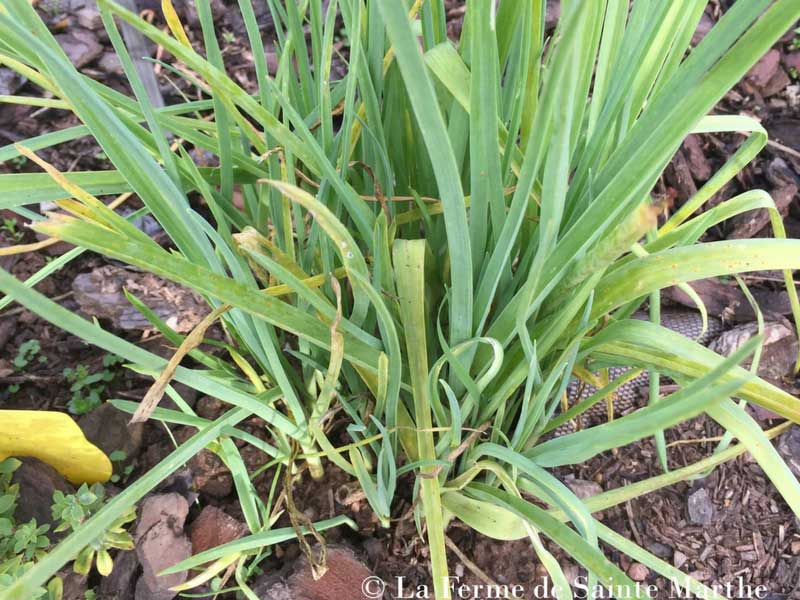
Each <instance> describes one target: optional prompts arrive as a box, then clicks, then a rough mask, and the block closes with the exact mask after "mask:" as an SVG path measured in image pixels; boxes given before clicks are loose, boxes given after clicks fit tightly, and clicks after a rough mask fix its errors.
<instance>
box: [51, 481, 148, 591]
mask: <svg viewBox="0 0 800 600" xmlns="http://www.w3.org/2000/svg"><path fill="white" fill-rule="evenodd" d="M104 499H105V490H104V489H103V486H102V485H100V484H99V483H95V484H93V485H92V486H88V485H86V484H85V483H84V484H83V485H82V486H81V487H80V488H78V491H77V492H75V493H74V494H64V493H63V492H61V491H58V490H56V492H54V493H53V507H52V510H53V519H54V520H57V521H59V524H58V525H57V526H56V528H55V530H54V531H55V532H57V533H58V532H62V531H74V530H76V529H78V528H79V527H80V526H81V525H82V524H83V523H84V522H85V521H86V520H87V519H88V518H89V517H91V516H92V515H93V514H95V513H96V512H97V511H98V510H100V509H101V508H102V507H103V504H104ZM135 518H136V509H135V508H134V507H133V506H132V507H130V509H129V510H128V511H127V512H125V513H123V514H122V515H120V516H119V517H118V518H117V519H116V520H115V521H114V522H113V523H112V524H111V526H110V527H109V528H108V530H106V531H105V533H104V534H103V535H102V536H100V537H99V538H97V539H95V540H93V541H92V542H91V543H89V545H87V546H86V547H84V548H83V549H82V550H81V551H80V552H79V553H78V556H77V558H76V559H75V564H74V565H73V569H74V570H75V572H76V573H80V574H81V575H87V574H88V573H89V571H90V570H91V568H92V564H93V563H95V564H96V565H97V571H98V572H99V573H100V574H101V575H103V576H106V575H108V574H109V573H111V570H112V568H113V566H114V563H113V560H112V558H111V555H110V554H109V552H108V551H109V550H110V549H111V548H117V549H119V550H133V546H134V545H133V538H132V537H131V534H130V533H128V532H127V531H126V530H125V525H126V524H127V523H129V522H131V521H133V520H134V519H135Z"/></svg>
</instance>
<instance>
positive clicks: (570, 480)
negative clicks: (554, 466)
mask: <svg viewBox="0 0 800 600" xmlns="http://www.w3.org/2000/svg"><path fill="white" fill-rule="evenodd" d="M564 484H565V485H566V486H567V487H568V488H569V489H570V490H572V493H573V494H575V495H576V496H577V497H578V498H580V499H581V500H585V499H586V498H590V497H592V496H596V495H597V494H600V493H602V492H603V488H602V487H600V485H599V484H597V483H595V482H594V481H588V480H586V479H575V478H574V477H570V476H567V477H566V478H565V479H564Z"/></svg>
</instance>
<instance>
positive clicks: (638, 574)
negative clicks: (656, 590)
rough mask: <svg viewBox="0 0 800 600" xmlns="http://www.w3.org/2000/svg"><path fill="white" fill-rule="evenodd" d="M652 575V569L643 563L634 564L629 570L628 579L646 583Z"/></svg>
mask: <svg viewBox="0 0 800 600" xmlns="http://www.w3.org/2000/svg"><path fill="white" fill-rule="evenodd" d="M648 575H650V569H648V568H647V567H645V566H644V565H643V564H641V563H633V564H632V565H631V566H630V568H629V569H628V577H630V578H631V579H633V580H634V581H645V580H646V579H647V577H648Z"/></svg>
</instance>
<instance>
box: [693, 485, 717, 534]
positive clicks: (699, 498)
mask: <svg viewBox="0 0 800 600" xmlns="http://www.w3.org/2000/svg"><path fill="white" fill-rule="evenodd" d="M686 506H687V510H688V513H689V520H690V521H691V522H692V523H694V524H695V525H708V524H709V523H711V522H712V521H713V520H714V505H713V503H712V502H711V495H710V494H709V493H708V490H707V489H706V488H700V489H698V490H696V491H694V492H692V493H691V494H689V498H688V499H687V503H686Z"/></svg>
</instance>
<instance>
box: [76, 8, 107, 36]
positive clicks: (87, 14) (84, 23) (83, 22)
mask: <svg viewBox="0 0 800 600" xmlns="http://www.w3.org/2000/svg"><path fill="white" fill-rule="evenodd" d="M76 16H77V17H78V25H80V26H81V27H83V28H84V29H89V30H91V31H96V30H97V29H100V28H102V27H103V19H102V17H101V16H100V10H99V9H98V8H97V6H85V7H83V8H82V9H80V10H79V11H78V12H77V13H76Z"/></svg>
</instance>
